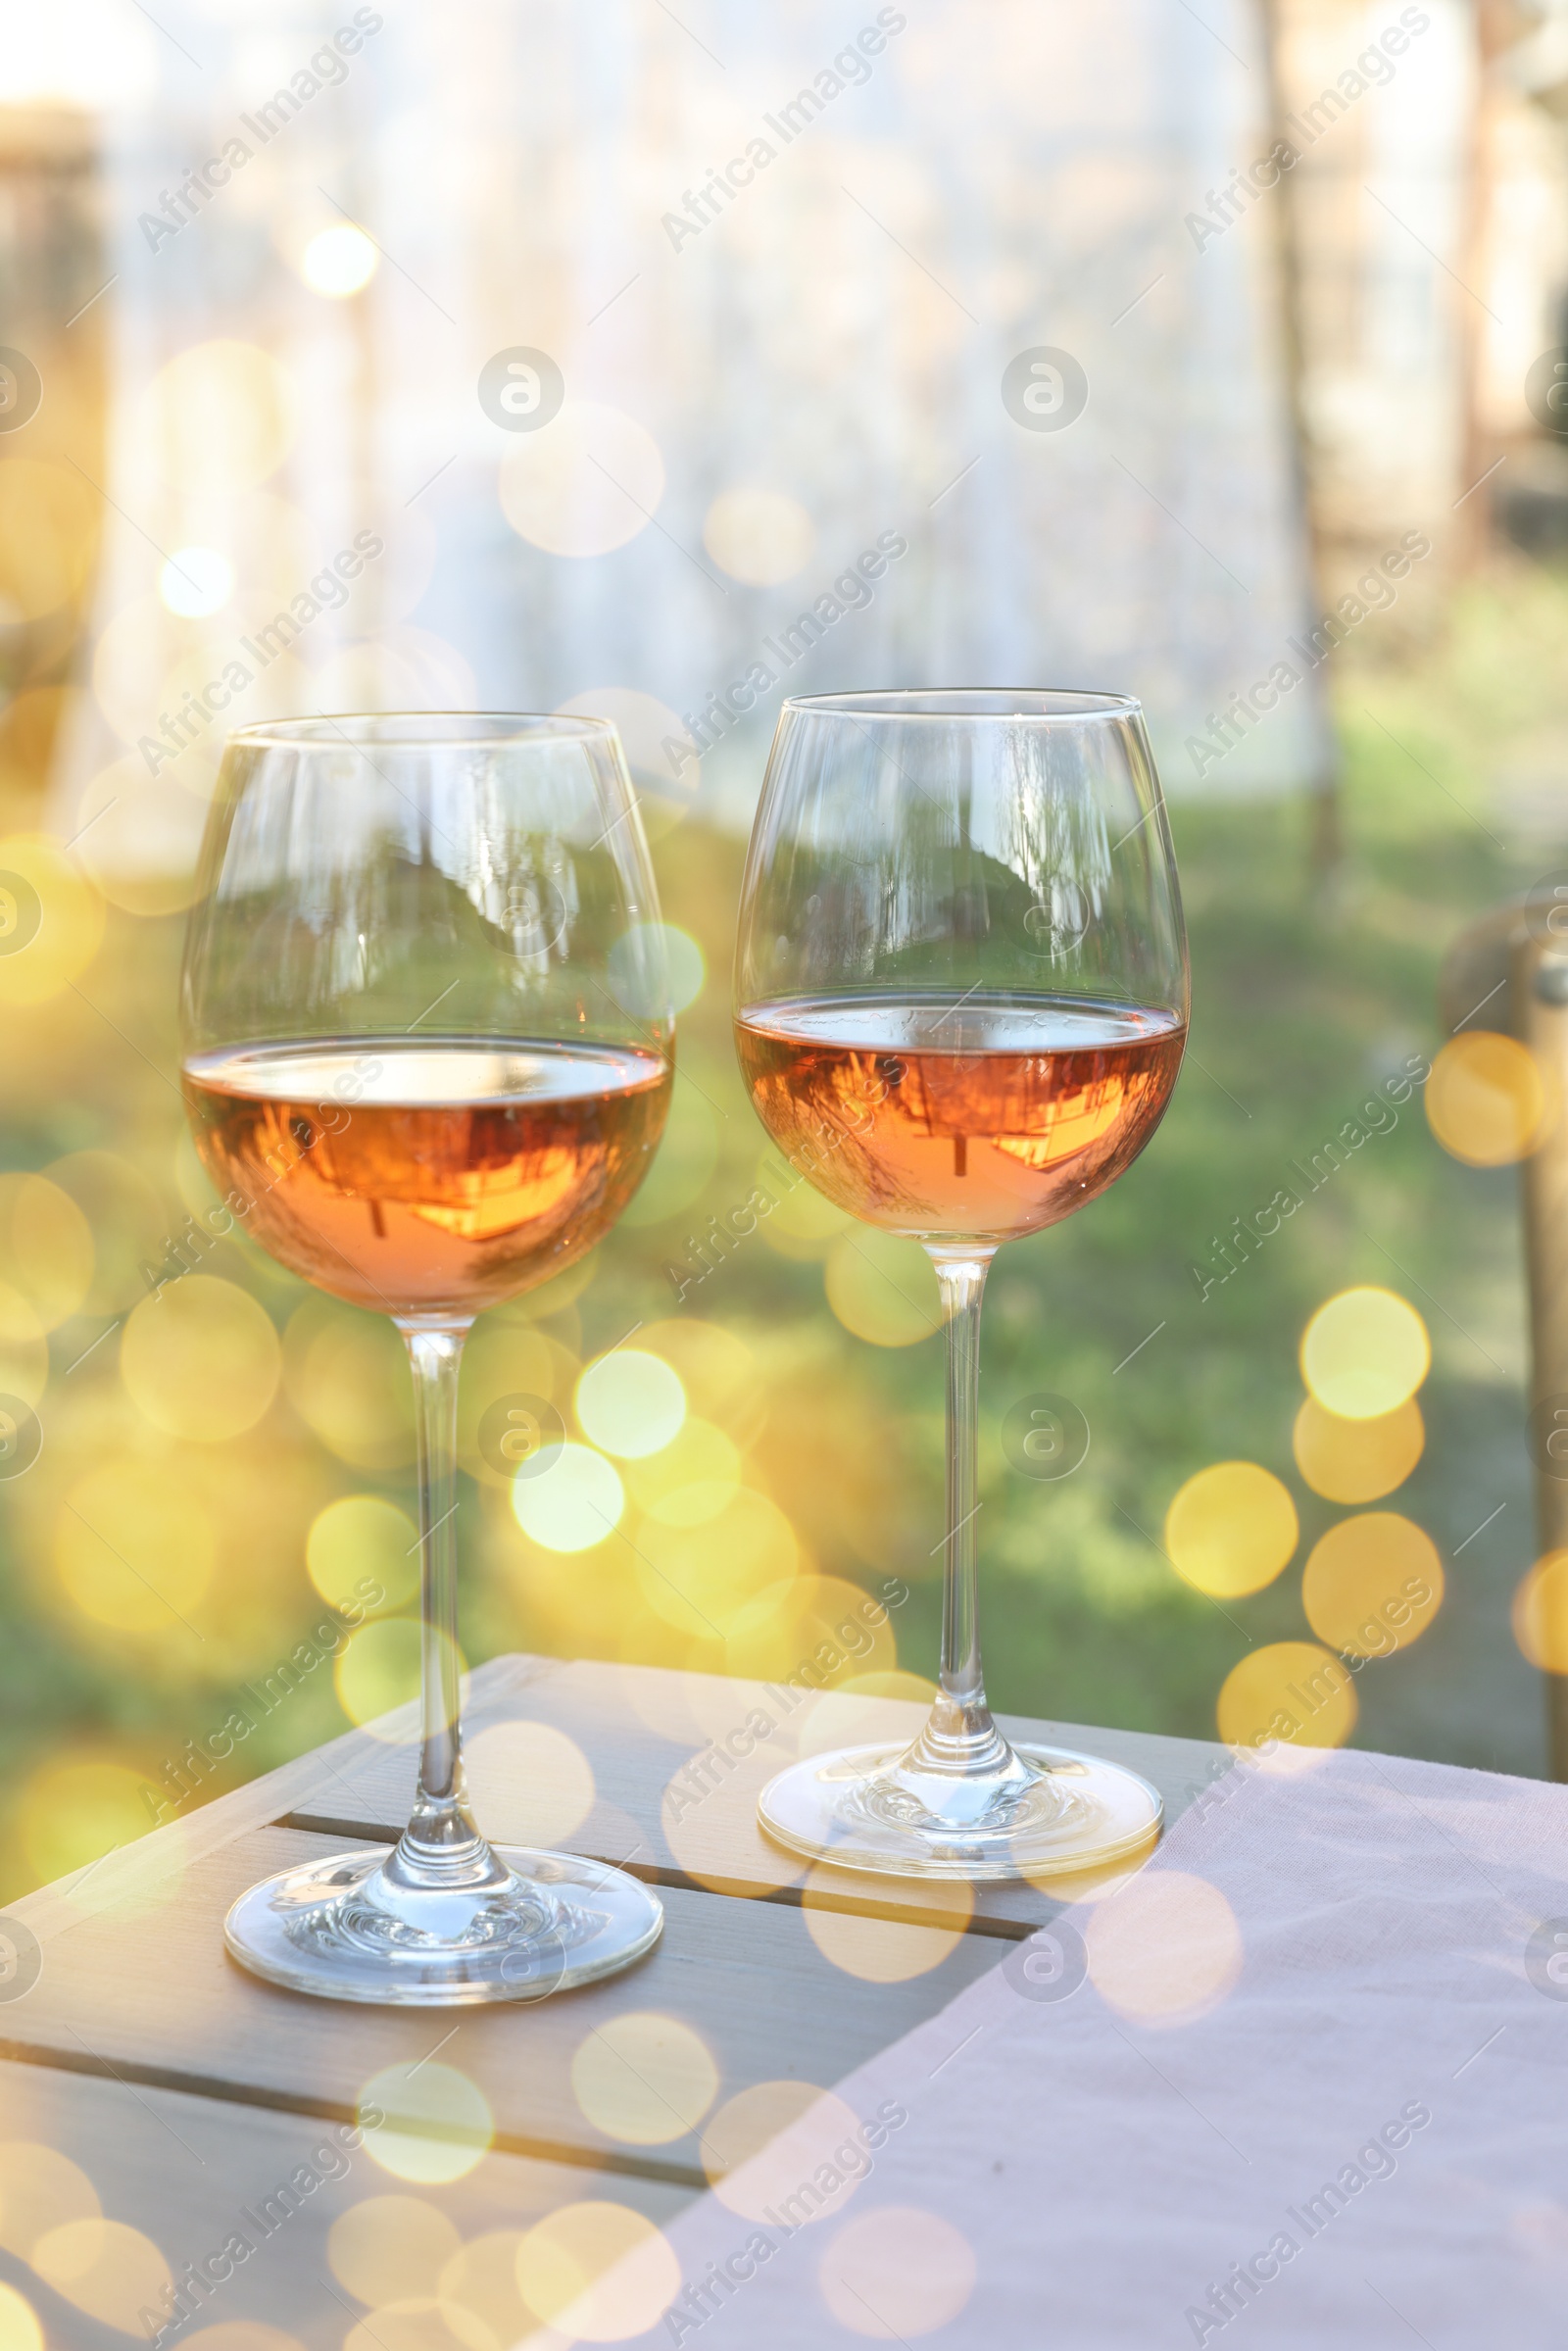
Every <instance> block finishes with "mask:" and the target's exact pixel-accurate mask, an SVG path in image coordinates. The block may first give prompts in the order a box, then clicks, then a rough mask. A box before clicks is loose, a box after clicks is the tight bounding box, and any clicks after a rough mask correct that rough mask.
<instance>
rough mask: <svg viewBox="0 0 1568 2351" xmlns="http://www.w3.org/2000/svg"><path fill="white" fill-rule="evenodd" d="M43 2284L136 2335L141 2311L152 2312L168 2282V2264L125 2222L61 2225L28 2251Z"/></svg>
mask: <svg viewBox="0 0 1568 2351" xmlns="http://www.w3.org/2000/svg"><path fill="white" fill-rule="evenodd" d="M32 2266H33V2268H34V2269H35V2270H36V2271H37V2273H38V2276H39V2277H40V2278H42V2279H43V2281H44V2283H45V2284H46V2285H52V2286H53V2287H54V2289H55V2292H56V2293H57V2294H62V2295H64V2297H65V2299H66V2300H67V2301H68V2302H70V2303H73V2304H74V2306H75V2308H76V2309H77V2310H80V2311H85V2312H86V2314H87V2316H88V2318H90V2319H101V2320H102V2321H103V2322H104V2324H105V2326H107V2327H116V2328H117V2329H118V2330H119V2331H120V2332H121V2333H123V2334H140V2333H141V2332H142V2327H141V2313H142V2312H143V2311H144V2310H156V2309H157V2307H158V2305H159V2304H160V2303H161V2302H163V2301H164V2299H165V2297H166V2295H167V2294H168V2293H169V2290H170V2288H171V2286H172V2283H173V2278H172V2274H171V2271H170V2267H169V2264H168V2262H167V2261H166V2260H165V2259H164V2256H163V2255H162V2253H160V2251H159V2250H158V2247H157V2246H156V2245H155V2244H154V2243H153V2240H152V2238H151V2237H150V2236H144V2235H143V2234H142V2232H141V2230H140V2229H132V2228H131V2227H130V2226H129V2224H128V2223H126V2222H124V2221H105V2220H84V2221H66V2222H64V2223H63V2224H62V2225H61V2226H60V2227H59V2228H58V2229H48V2230H46V2231H45V2233H44V2234H43V2235H42V2236H41V2237H39V2239H38V2241H37V2243H36V2244H35V2245H34V2246H33V2248H32Z"/></svg>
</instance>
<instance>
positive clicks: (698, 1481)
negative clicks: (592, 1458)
mask: <svg viewBox="0 0 1568 2351" xmlns="http://www.w3.org/2000/svg"><path fill="white" fill-rule="evenodd" d="M0 1328H3V1323H0ZM18 1393H19V1394H20V1391H18ZM683 1393H684V1392H683ZM622 1475H623V1476H624V1478H625V1482H626V1486H627V1490H628V1491H629V1493H630V1494H631V1496H632V1499H633V1500H634V1501H635V1502H636V1503H638V1504H639V1506H640V1507H641V1508H642V1509H644V1510H650V1511H652V1512H653V1513H654V1514H655V1515H656V1516H657V1517H659V1518H662V1519H665V1520H667V1522H668V1524H669V1525H671V1526H677V1527H679V1526H696V1525H697V1524H699V1522H700V1521H701V1520H703V1519H705V1518H716V1516H717V1515H718V1513H719V1511H720V1510H722V1509H723V1507H724V1505H725V1503H726V1502H727V1501H728V1500H729V1497H730V1495H731V1494H733V1493H734V1491H735V1489H736V1487H737V1486H738V1485H739V1484H740V1481H741V1455H740V1449H739V1447H738V1446H737V1445H735V1443H734V1441H733V1440H732V1439H731V1438H729V1437H726V1436H725V1434H724V1432H723V1430H722V1429H718V1428H715V1427H714V1426H713V1423H712V1422H711V1420H703V1419H701V1418H700V1417H699V1416H698V1414H696V1413H695V1412H689V1413H688V1414H687V1415H686V1418H685V1419H684V1420H683V1421H682V1422H681V1425H680V1427H679V1429H678V1430H677V1431H676V1433H675V1435H674V1436H673V1437H672V1438H671V1440H670V1442H669V1444H668V1445H664V1446H662V1448H661V1449H660V1451H658V1452H657V1453H647V1454H645V1455H644V1456H643V1457H642V1459H641V1460H633V1461H628V1462H627V1464H626V1467H625V1470H624V1471H623V1473H622ZM688 1495H695V1496H696V1497H697V1498H696V1499H695V1500H688V1499H687V1498H685V1497H687V1496H688Z"/></svg>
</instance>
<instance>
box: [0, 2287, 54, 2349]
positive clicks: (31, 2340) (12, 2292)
mask: <svg viewBox="0 0 1568 2351" xmlns="http://www.w3.org/2000/svg"><path fill="white" fill-rule="evenodd" d="M0 2351H44V2334H43V2327H41V2325H40V2324H39V2320H38V2314H37V2312H36V2311H35V2310H34V2309H33V2307H32V2304H31V2303H30V2302H29V2301H28V2300H27V2297H26V2295H25V2294H22V2293H19V2292H18V2291H17V2288H16V2287H15V2286H14V2285H5V2284H0Z"/></svg>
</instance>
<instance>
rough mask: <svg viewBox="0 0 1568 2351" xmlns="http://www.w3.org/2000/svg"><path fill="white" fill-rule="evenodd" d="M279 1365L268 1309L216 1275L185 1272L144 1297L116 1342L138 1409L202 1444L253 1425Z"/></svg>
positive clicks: (274, 1384)
mask: <svg viewBox="0 0 1568 2351" xmlns="http://www.w3.org/2000/svg"><path fill="white" fill-rule="evenodd" d="M281 1370H282V1350H281V1347H279V1344H278V1337H277V1333H276V1331H275V1330H274V1329H273V1328H272V1324H271V1320H270V1316H269V1315H268V1313H267V1311H266V1309H265V1307H263V1306H260V1305H259V1304H258V1303H257V1301H256V1299H255V1298H252V1297H251V1296H250V1294H249V1292H248V1291H244V1290H240V1289H238V1288H236V1286H235V1285H234V1283H232V1282H224V1281H221V1280H220V1279H219V1278H218V1276H217V1275H216V1274H204V1273H192V1274H186V1275H184V1276H183V1278H182V1279H181V1280H179V1281H177V1282H171V1283H169V1284H168V1285H167V1286H166V1287H165V1289H164V1290H163V1291H162V1292H161V1293H160V1295H159V1296H158V1297H157V1298H143V1299H142V1301H141V1304H140V1305H139V1306H137V1307H135V1308H134V1309H133V1310H132V1312H131V1315H130V1318H129V1320H128V1321H127V1322H126V1324H125V1328H124V1332H123V1336H122V1339H121V1343H120V1376H121V1378H122V1379H123V1381H124V1383H125V1389H126V1393H127V1394H128V1395H129V1396H130V1400H131V1402H132V1403H133V1404H134V1405H135V1406H136V1408H137V1410H138V1411H139V1412H141V1413H142V1414H144V1415H145V1417H146V1418H147V1419H148V1420H150V1421H151V1422H152V1424H153V1426H154V1427H155V1428H159V1429H164V1430H167V1431H168V1433H169V1434H170V1436H172V1437H190V1438H195V1439H197V1440H198V1441H199V1442H201V1443H203V1444H206V1445H216V1444H221V1442H222V1441H223V1440H224V1439H225V1438H229V1437H239V1436H242V1435H243V1434H244V1432H245V1431H246V1430H247V1429H251V1428H254V1427H255V1425H256V1423H257V1422H258V1421H259V1420H260V1419H261V1417H262V1415H263V1413H264V1412H265V1411H266V1410H267V1408H268V1406H269V1405H270V1402H271V1400H272V1398H273V1396H275V1395H276V1393H277V1383H278V1378H279V1375H280V1373H281Z"/></svg>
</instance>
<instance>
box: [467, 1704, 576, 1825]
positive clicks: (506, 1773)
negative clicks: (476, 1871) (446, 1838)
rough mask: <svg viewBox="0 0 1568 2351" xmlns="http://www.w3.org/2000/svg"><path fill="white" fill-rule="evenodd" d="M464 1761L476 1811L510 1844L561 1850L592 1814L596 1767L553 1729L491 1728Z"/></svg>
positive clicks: (535, 1726)
mask: <svg viewBox="0 0 1568 2351" xmlns="http://www.w3.org/2000/svg"><path fill="white" fill-rule="evenodd" d="M463 1760H464V1764H465V1767H466V1771H467V1775H468V1793H469V1796H470V1797H471V1799H472V1802H473V1804H474V1807H475V1809H476V1810H477V1811H478V1812H479V1813H480V1814H481V1815H482V1817H483V1818H484V1819H485V1820H487V1821H490V1822H492V1823H494V1824H495V1826H494V1828H493V1830H492V1834H493V1835H495V1836H498V1837H500V1836H504V1837H505V1838H506V1841H507V1842H508V1844H520V1845H553V1844H559V1843H560V1841H561V1839H562V1838H563V1837H570V1836H571V1835H572V1833H573V1831H574V1830H577V1829H580V1828H581V1826H582V1824H583V1822H584V1821H585V1820H586V1819H587V1818H588V1815H589V1813H590V1812H591V1811H592V1810H593V1805H594V1795H595V1788H594V1771H593V1765H592V1764H591V1763H590V1762H589V1760H588V1758H587V1756H586V1755H585V1754H584V1753H583V1751H582V1749H581V1747H580V1746H579V1745H578V1744H577V1741H576V1740H575V1739H570V1738H568V1737H567V1735H566V1733H565V1732H564V1731H557V1730H556V1729H554V1728H553V1726H552V1725H551V1724H549V1723H492V1724H490V1725H489V1727H488V1729H486V1730H483V1731H479V1732H476V1733H475V1734H474V1736H473V1738H472V1739H466V1740H465V1741H464V1747H463ZM503 1816H504V1821H503Z"/></svg>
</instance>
